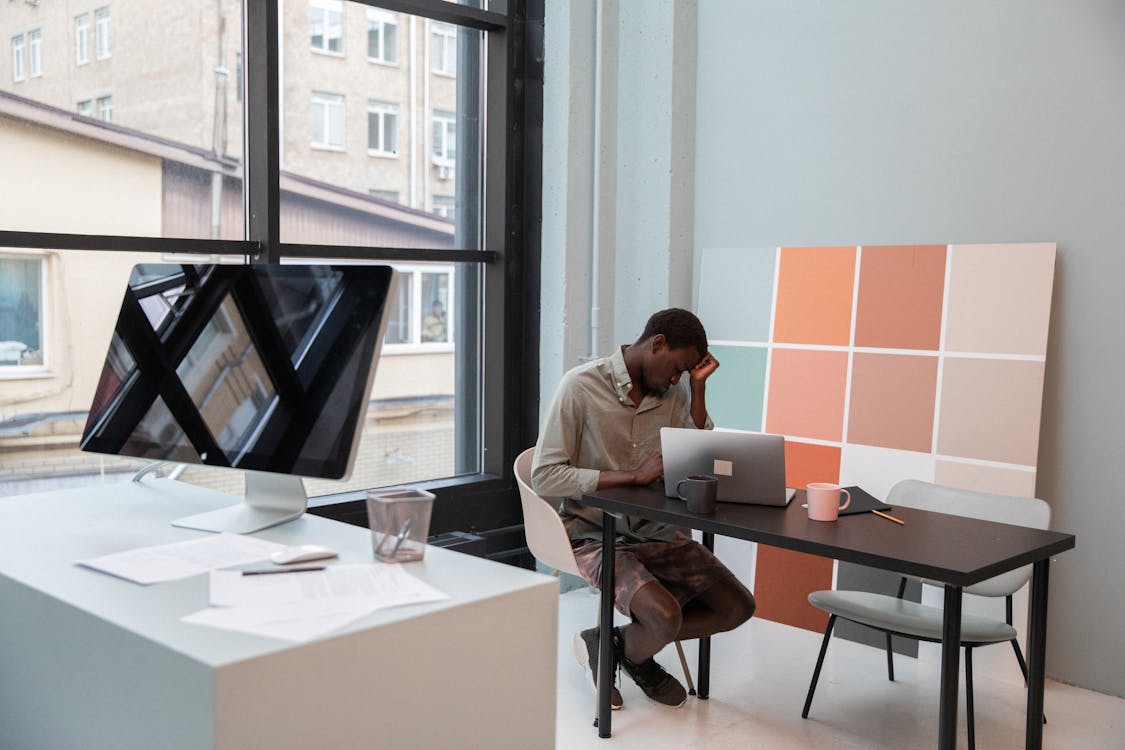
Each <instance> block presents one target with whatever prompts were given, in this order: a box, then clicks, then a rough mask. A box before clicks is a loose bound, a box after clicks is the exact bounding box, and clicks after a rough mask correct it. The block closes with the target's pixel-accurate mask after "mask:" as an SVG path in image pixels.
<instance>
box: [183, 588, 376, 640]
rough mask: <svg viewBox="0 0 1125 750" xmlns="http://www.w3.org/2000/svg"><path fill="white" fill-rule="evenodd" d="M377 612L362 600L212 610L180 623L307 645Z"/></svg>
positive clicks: (206, 610) (189, 617) (192, 615)
mask: <svg viewBox="0 0 1125 750" xmlns="http://www.w3.org/2000/svg"><path fill="white" fill-rule="evenodd" d="M375 609H377V607H375V606H374V605H372V604H371V603H369V602H364V601H362V600H359V601H357V600H355V599H349V600H332V599H324V600H321V601H317V602H300V603H291V604H274V605H270V606H260V607H208V608H207V609H203V610H200V611H198V612H193V613H192V614H190V615H185V616H184V617H182V618H180V619H181V620H183V621H184V622H187V623H192V624H195V625H207V626H209V627H213V628H222V629H223V630H233V631H236V632H239V633H249V634H251V635H261V636H266V637H268V638H278V639H281V640H284V641H296V642H300V643H303V642H305V641H310V640H313V639H315V638H319V637H321V636H323V635H326V634H328V633H330V632H332V631H333V630H336V629H338V628H342V627H343V626H345V625H347V624H348V623H349V622H352V621H353V620H358V619H359V618H361V617H363V616H365V615H368V614H370V613H371V612H373V611H374V610H375Z"/></svg>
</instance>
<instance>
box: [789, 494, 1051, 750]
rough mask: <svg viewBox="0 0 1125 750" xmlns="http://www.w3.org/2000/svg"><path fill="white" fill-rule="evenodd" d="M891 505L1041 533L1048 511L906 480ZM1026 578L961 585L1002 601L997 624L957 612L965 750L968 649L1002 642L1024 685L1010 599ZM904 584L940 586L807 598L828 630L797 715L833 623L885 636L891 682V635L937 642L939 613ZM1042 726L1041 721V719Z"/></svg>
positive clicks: (1015, 574)
mask: <svg viewBox="0 0 1125 750" xmlns="http://www.w3.org/2000/svg"><path fill="white" fill-rule="evenodd" d="M887 503H888V504H889V505H891V506H897V505H901V506H904V507H907V508H918V509H921V510H929V511H935V512H937V513H948V514H951V515H959V516H965V517H968V518H979V519H982V520H985V521H997V522H999V523H1008V524H1013V525H1016V526H1028V527H1031V528H1036V529H1045V528H1047V525H1048V524H1049V523H1050V520H1051V509H1050V507H1049V506H1048V505H1047V503H1046V502H1044V501H1043V500H1040V499H1038V498H1034V497H1013V496H1010V495H994V494H989V493H985V492H972V491H970V490H961V489H956V488H953V487H943V486H941V485H937V484H931V483H929V482H921V481H918V480H915V479H906V480H903V481H901V482H899V483H898V484H896V485H895V486H894V487H892V488H891V491H890V494H889V495H888V496H887ZM1030 577H1031V566H1030V565H1028V566H1026V567H1024V568H1019V569H1017V570H1012V571H1009V572H1007V573H1004V574H1001V575H998V576H996V577H995V578H989V579H988V580H986V581H981V582H980V583H976V584H973V585H972V586H966V587H965V588H964V589H963V592H964V593H966V594H977V595H978V596H990V597H1001V596H1002V597H1005V603H1006V607H1005V609H1006V617H1005V621H1000V620H997V619H993V618H988V617H980V616H976V615H971V614H964V613H962V616H961V645H962V646H964V647H965V703H966V709H965V717H966V720H967V723H968V733H969V748H970V750H971V749H972V748H973V747H974V746H975V737H974V729H973V649H974V648H975V647H977V646H985V645H989V644H993V643H1002V642H1004V641H1008V642H1010V643H1011V644H1012V648H1013V649H1014V650H1015V652H1016V659H1017V661H1018V662H1019V665H1020V670H1021V671H1022V672H1023V677H1024V682H1025V683H1026V681H1027V664H1026V662H1024V658H1023V653H1022V652H1021V651H1020V646H1019V641H1018V640H1017V639H1016V629H1015V628H1014V627H1013V626H1012V595H1013V594H1014V593H1015V592H1016V591H1018V590H1019V589H1020V588H1021V587H1022V586H1023V585H1024V584H1025V583H1027V580H1028V578H1030ZM907 580H917V581H920V582H921V583H924V584H929V585H933V586H943V584H941V583H938V582H935V581H927V580H924V579H920V578H914V577H913V576H903V577H902V580H901V581H900V583H899V587H898V595H897V596H886V595H884V594H875V593H871V592H868V591H814V592H813V593H811V594H809V603H810V604H812V605H813V606H814V607H817V608H818V609H821V610H824V611H825V612H827V613H828V614H829V618H828V627H826V628H825V630H824V640H823V641H822V642H821V645H820V655H819V656H818V657H817V660H816V669H815V670H814V671H813V676H812V682H811V683H810V684H809V692H808V695H807V697H806V698H805V708H804V710H803V711H802V712H801V716H802V717H803V718H806V719H807V718H808V715H809V707H810V706H811V705H812V698H813V691H815V690H816V682H817V679H818V678H819V677H820V668H821V665H823V663H824V654H825V652H826V651H827V650H828V641H829V638H830V637H831V635H832V628H833V626H834V625H835V624H836V618H837V617H842V618H844V619H845V620H849V621H851V622H856V623H859V624H860V625H866V626H867V627H869V628H874V629H875V630H881V631H883V633H885V634H886V637H887V643H886V649H887V678H888V679H890V680H894V678H895V675H894V662H893V660H892V659H893V657H892V655H891V653H892V652H891V636H892V635H898V636H903V637H905V638H913V639H915V640H919V641H930V642H937V643H940V642H941V634H942V609H941V607H931V606H928V605H925V604H918V603H916V602H911V601H907V600H904V599H903V598H902V596H903V592H904V590H905V589H906V583H907ZM1044 722H1046V719H1045V718H1044Z"/></svg>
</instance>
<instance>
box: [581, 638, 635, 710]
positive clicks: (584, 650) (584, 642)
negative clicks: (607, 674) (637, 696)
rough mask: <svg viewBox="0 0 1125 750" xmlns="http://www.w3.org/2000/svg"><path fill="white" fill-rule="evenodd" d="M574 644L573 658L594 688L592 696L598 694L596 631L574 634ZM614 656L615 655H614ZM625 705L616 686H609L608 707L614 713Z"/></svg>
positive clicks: (614, 670) (615, 664)
mask: <svg viewBox="0 0 1125 750" xmlns="http://www.w3.org/2000/svg"><path fill="white" fill-rule="evenodd" d="M572 643H573V644H574V658H575V659H577V660H578V664H579V665H580V666H581V667H582V670H583V671H584V672H585V673H586V680H587V681H588V682H589V683H590V685H591V686H592V687H593V688H594V695H597V694H598V629H597V628H590V629H589V630H583V631H582V632H581V633H575V634H574V639H573V641H572ZM614 656H616V653H615V654H614ZM616 661H617V660H616V659H615V660H614V662H615V663H614V665H613V669H612V670H611V671H613V672H616V671H617V663H616ZM624 705H625V701H623V700H622V699H621V691H620V690H618V689H617V686H616V685H612V686H610V689H609V706H610V708H612V709H613V710H614V711H616V710H617V709H619V708H621V707H622V706H624Z"/></svg>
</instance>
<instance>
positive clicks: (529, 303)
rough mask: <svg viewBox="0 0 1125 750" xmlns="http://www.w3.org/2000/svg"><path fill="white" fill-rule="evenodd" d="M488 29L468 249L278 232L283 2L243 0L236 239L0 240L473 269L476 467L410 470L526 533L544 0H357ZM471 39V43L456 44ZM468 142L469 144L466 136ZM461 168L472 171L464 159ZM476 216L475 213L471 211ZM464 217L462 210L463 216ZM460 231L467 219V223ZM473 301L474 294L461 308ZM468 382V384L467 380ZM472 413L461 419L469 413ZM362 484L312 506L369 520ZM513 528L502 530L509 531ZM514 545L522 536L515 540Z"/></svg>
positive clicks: (468, 58)
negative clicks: (301, 238)
mask: <svg viewBox="0 0 1125 750" xmlns="http://www.w3.org/2000/svg"><path fill="white" fill-rule="evenodd" d="M354 2H356V3H358V4H362V5H370V6H376V7H382V8H384V9H386V10H391V11H396V12H402V13H409V14H412V15H415V16H418V17H419V18H422V19H430V20H437V21H441V22H445V23H451V24H456V25H458V26H460V27H465V28H467V29H470V30H474V31H477V32H481V35H482V39H483V43H482V44H481V45H480V49H479V50H478V51H477V53H476V54H475V55H468V54H466V51H465V50H464V49H460V50H459V61H458V62H459V63H460V71H461V75H462V76H464V77H465V78H466V79H467V80H468V79H470V78H473V79H476V80H479V81H480V88H479V91H477V92H476V94H477V95H476V96H475V97H469V99H470V101H469V102H468V104H467V106H468V107H470V108H472V107H476V106H479V108H480V110H481V111H480V112H476V111H474V112H473V114H474V115H480V116H481V121H482V122H484V123H485V126H484V127H483V128H482V133H481V135H482V141H483V142H482V144H481V153H480V155H479V158H480V169H481V172H480V174H479V177H478V176H477V174H476V171H475V167H474V170H472V171H473V172H474V174H473V179H474V180H477V181H478V182H479V190H480V197H481V205H482V208H481V215H480V217H479V227H477V228H474V230H473V232H472V235H473V236H474V237H476V236H479V237H480V238H481V239H480V242H479V244H477V243H476V242H474V243H472V245H471V246H469V247H461V249H454V250H449V249H439V248H429V249H427V248H421V249H416V248H403V247H385V246H384V247H375V246H363V247H352V246H330V245H308V244H292V243H282V242H281V240H280V235H281V232H280V216H279V214H280V208H279V207H280V198H281V190H280V158H281V148H280V136H281V113H282V108H281V107H280V106H279V103H280V101H279V100H280V86H279V82H280V64H279V49H280V30H281V19H280V12H281V11H280V8H279V6H280V5H281V4H280V3H277V2H276V0H244V3H243V6H242V9H243V23H242V26H243V38H244V49H243V62H244V66H243V68H242V70H241V74H242V84H243V90H244V96H243V104H244V106H243V107H242V116H243V123H244V127H243V165H244V170H245V171H244V179H243V189H244V202H243V215H244V217H245V227H244V228H245V234H244V238H243V239H241V240H220V239H211V240H208V239H186V238H178V237H152V236H145V237H135V236H123V235H93V234H71V233H61V232H58V233H56V232H25V231H19V230H13V229H10V227H8V226H4V225H3V224H0V247H10V248H25V249H41V250H78V251H114V252H134V253H136V252H142V253H151V252H153V251H156V252H161V253H169V254H179V253H191V254H193V255H195V256H196V257H198V256H199V255H215V256H230V255H242V256H244V258H245V260H246V261H247V262H254V263H279V262H281V261H282V260H284V259H287V258H309V259H312V260H315V259H318V258H324V259H327V258H340V259H344V260H345V261H349V260H354V261H359V262H367V261H376V262H389V263H395V262H404V263H405V262H415V261H417V262H423V263H426V262H441V263H453V264H457V266H458V275H459V276H461V277H462V278H463V279H468V280H472V281H473V283H472V284H467V285H466V287H467V288H468V289H469V293H468V294H466V292H465V291H464V288H465V287H462V288H459V290H458V295H459V299H460V300H461V302H460V303H459V305H461V306H462V308H464V309H470V310H471V311H473V317H474V318H475V319H474V320H473V321H468V320H466V319H465V318H464V317H462V318H461V319H460V321H459V328H460V330H461V338H462V340H461V341H460V342H458V346H459V347H462V348H463V349H466V350H467V349H470V348H471V349H472V350H473V351H476V352H479V361H478V362H476V363H474V367H473V368H472V369H471V370H465V371H459V372H458V378H459V382H458V389H459V392H464V393H466V394H470V395H469V398H470V399H472V400H473V401H474V402H475V403H474V405H473V408H474V410H475V411H476V413H477V414H478V416H477V417H476V418H475V421H474V422H472V423H469V422H462V421H460V417H458V420H459V421H458V422H457V439H456V445H457V454H458V455H457V459H456V462H457V463H462V462H463V457H467V458H468V459H469V460H471V465H472V466H473V467H474V468H472V469H471V470H462V469H460V468H458V469H456V470H455V473H454V475H451V476H448V477H441V478H435V479H433V480H429V481H424V482H415V483H412V485H413V486H417V487H423V488H426V489H428V490H430V491H432V492H434V494H435V495H436V496H437V502H436V503H435V506H434V512H433V517H432V519H431V524H430V530H431V533H433V534H441V533H445V532H447V531H454V530H473V531H477V532H478V533H479V532H486V531H487V530H495V531H496V532H497V533H504V534H507V535H511V534H512V531H511V530H512V529H515V530H516V531H515V532H514V533H515V534H516V535H518V534H519V531H518V528H519V524H520V523H521V522H522V515H521V512H520V504H519V495H518V491H517V489H516V486H515V482H514V477H513V472H512V461H513V460H514V458H515V456H516V455H517V454H518V453H519V452H520V451H521V450H523V449H524V448H526V447H527V446H528V445H530V444H532V443H533V442H534V441H535V438H536V435H537V431H538V427H537V423H538V382H537V381H536V380H535V379H534V378H528V377H526V373H528V372H533V371H535V369H536V368H537V366H538V336H539V320H538V305H537V303H536V300H537V299H538V294H539V286H538V285H539V281H538V277H539V247H540V234H539V223H540V221H541V210H540V202H541V198H542V187H541V184H542V162H541V159H542V123H543V118H542V82H543V64H542V60H543V46H542V40H543V33H542V30H543V23H544V0H488V7H489V9H488V10H484V9H481V8H476V7H472V6H468V5H461V4H459V3H452V2H448V1H447V0H354ZM462 46H466V45H462ZM462 151H463V152H465V153H466V154H468V149H467V148H466V149H462ZM460 171H462V172H465V173H466V174H465V175H459V179H463V180H468V179H469V177H468V175H467V172H469V171H470V170H460ZM472 220H473V221H476V220H477V217H476V216H473V218H472ZM465 221H466V222H468V221H469V219H468V217H466V219H465ZM459 231H460V228H459ZM466 306H467V308H466ZM462 389H464V390H463V391H462ZM470 424H471V427H466V426H465V425H470ZM363 498H364V493H363V492H362V491H358V492H346V493H341V494H339V495H329V496H321V497H314V498H311V499H310V503H309V506H310V512H312V513H314V514H318V515H322V516H327V517H330V518H334V519H337V520H342V521H346V522H350V523H356V524H358V525H361V526H362V525H366V507H365V503H364V499H363ZM501 538H502V539H505V540H506V537H501ZM516 546H518V544H517V545H516Z"/></svg>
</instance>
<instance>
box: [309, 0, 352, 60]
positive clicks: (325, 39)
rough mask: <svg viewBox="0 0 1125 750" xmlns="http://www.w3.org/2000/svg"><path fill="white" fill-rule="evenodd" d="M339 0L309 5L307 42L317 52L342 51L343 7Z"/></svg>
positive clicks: (326, 0) (321, 1)
mask: <svg viewBox="0 0 1125 750" xmlns="http://www.w3.org/2000/svg"><path fill="white" fill-rule="evenodd" d="M343 5H344V4H343V2H342V1H341V0H312V2H310V3H309V42H310V44H311V46H312V49H314V50H316V51H318V52H333V53H336V54H339V53H342V52H343V51H344V7H343Z"/></svg>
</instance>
